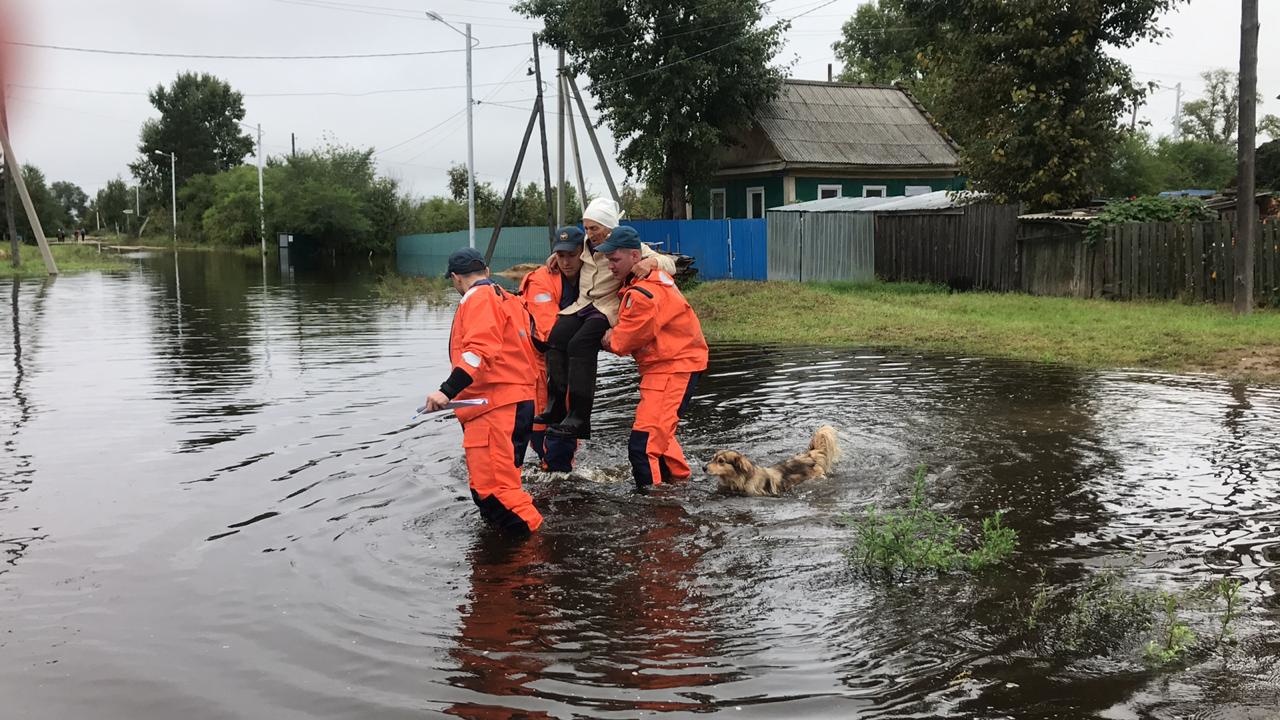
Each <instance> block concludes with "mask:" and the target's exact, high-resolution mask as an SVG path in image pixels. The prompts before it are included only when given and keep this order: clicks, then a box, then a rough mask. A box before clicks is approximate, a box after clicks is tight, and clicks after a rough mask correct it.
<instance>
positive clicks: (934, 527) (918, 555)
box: [846, 466, 1018, 579]
mask: <svg viewBox="0 0 1280 720" xmlns="http://www.w3.org/2000/svg"><path fill="white" fill-rule="evenodd" d="M1002 517H1003V514H1002V513H1000V512H997V513H996V514H995V515H992V516H990V517H987V518H986V519H984V520H983V522H982V533H981V536H980V537H979V538H978V540H977V542H976V544H975V547H974V549H973V550H971V551H968V552H966V551H964V550H961V549H960V548H959V547H957V542H958V541H959V540H960V539H961V538H962V537H963V536H964V532H965V531H964V526H962V525H961V524H960V523H958V522H956V521H955V520H953V519H951V518H949V517H947V516H945V515H943V514H941V513H938V512H935V511H933V510H931V509H929V508H928V507H927V506H926V503H925V468H924V466H921V467H920V468H919V469H917V471H916V475H915V479H914V482H913V484H912V493H911V498H910V500H909V501H908V503H907V507H906V508H903V509H900V510H883V511H882V510H879V509H877V508H875V507H871V508H869V509H868V510H867V511H866V512H865V513H864V514H863V515H862V517H860V518H851V519H847V520H846V522H847V523H848V524H850V525H852V526H853V527H854V528H855V530H856V533H857V536H856V542H855V545H854V548H853V550H851V551H850V557H851V558H852V559H853V560H855V561H856V562H858V563H859V564H861V565H863V566H865V567H867V568H871V569H878V570H881V571H883V572H884V573H885V575H887V576H890V577H893V576H897V577H898V578H899V579H902V578H905V577H906V576H907V575H908V574H910V573H913V572H950V571H952V570H956V569H959V568H962V567H963V568H968V569H969V570H974V571H977V570H982V569H985V568H988V567H991V566H994V565H998V564H1000V563H1002V562H1004V561H1005V560H1006V559H1008V557H1009V556H1010V555H1012V554H1013V550H1014V548H1015V547H1016V546H1017V544H1018V533H1017V531H1016V530H1014V529H1012V528H1008V527H1005V526H1004V525H1003V524H1002Z"/></svg>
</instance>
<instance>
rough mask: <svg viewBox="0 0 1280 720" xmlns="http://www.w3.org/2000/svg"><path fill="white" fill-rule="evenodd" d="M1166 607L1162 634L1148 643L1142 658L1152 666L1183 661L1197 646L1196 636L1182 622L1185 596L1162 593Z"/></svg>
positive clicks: (1162, 600)
mask: <svg viewBox="0 0 1280 720" xmlns="http://www.w3.org/2000/svg"><path fill="white" fill-rule="evenodd" d="M1160 600H1161V602H1162V604H1163V606H1164V618H1163V620H1162V625H1161V628H1160V634H1159V635H1158V636H1157V637H1156V639H1154V640H1150V641H1148V642H1147V646H1146V648H1145V649H1144V650H1143V653H1142V656H1143V657H1144V658H1145V659H1146V661H1147V662H1149V663H1151V664H1152V665H1168V664H1169V663H1172V662H1175V661H1177V660H1181V659H1182V658H1183V657H1184V656H1185V655H1186V654H1187V652H1188V651H1189V650H1191V648H1192V647H1194V646H1195V642H1196V634H1195V632H1193V631H1192V630H1191V628H1190V627H1189V626H1188V625H1187V624H1186V623H1185V622H1183V621H1182V618H1181V616H1180V613H1179V610H1180V609H1181V605H1182V602H1183V596H1181V595H1178V594H1176V593H1169V592H1165V593H1160Z"/></svg>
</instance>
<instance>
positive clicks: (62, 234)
mask: <svg viewBox="0 0 1280 720" xmlns="http://www.w3.org/2000/svg"><path fill="white" fill-rule="evenodd" d="M66 241H67V232H66V231H65V230H63V229H62V228H58V242H60V243H64V242H66Z"/></svg>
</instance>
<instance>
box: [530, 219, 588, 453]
mask: <svg viewBox="0 0 1280 720" xmlns="http://www.w3.org/2000/svg"><path fill="white" fill-rule="evenodd" d="M584 237H585V236H584V234H583V232H582V230H581V229H580V228H577V227H574V226H569V227H562V228H560V229H559V230H557V231H556V243H555V245H553V246H552V247H551V251H552V253H553V256H554V258H555V260H554V262H553V263H552V264H551V265H543V266H541V267H539V268H538V269H537V270H534V271H533V272H531V273H529V274H528V275H525V276H524V279H523V280H521V281H520V298H521V299H522V300H523V301H524V305H525V308H527V309H528V310H529V314H530V315H532V316H533V325H534V332H533V347H534V349H535V350H537V351H538V353H537V355H536V359H537V371H538V377H537V386H536V395H535V397H534V412H535V413H538V414H541V413H543V412H545V411H546V409H547V362H546V357H545V355H544V353H546V352H547V350H548V346H547V337H548V336H549V335H550V334H551V328H552V327H554V326H555V324H556V318H557V316H558V315H559V313H560V311H561V310H563V309H565V308H567V307H569V306H570V305H572V304H573V303H575V302H577V300H578V275H579V273H580V272H581V271H582V257H581V253H582V243H583V240H584ZM561 400H562V401H564V400H565V398H561ZM535 417H537V416H536V415H535ZM529 443H530V445H532V446H533V451H534V452H535V453H537V455H538V459H539V460H541V461H542V469H543V470H548V471H552V472H569V471H570V470H572V469H573V455H574V453H575V452H576V451H577V449H578V442H577V440H576V439H574V438H570V437H565V436H561V435H547V426H546V425H544V424H541V423H537V422H535V423H534V424H533V431H532V432H531V433H530V435H529Z"/></svg>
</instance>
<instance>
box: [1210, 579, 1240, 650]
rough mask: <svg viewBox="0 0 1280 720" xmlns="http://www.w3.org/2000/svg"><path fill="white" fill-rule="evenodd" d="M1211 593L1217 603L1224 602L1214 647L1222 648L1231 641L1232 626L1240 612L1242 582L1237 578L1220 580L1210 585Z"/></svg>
mask: <svg viewBox="0 0 1280 720" xmlns="http://www.w3.org/2000/svg"><path fill="white" fill-rule="evenodd" d="M1209 593H1210V594H1211V595H1212V597H1213V599H1214V600H1215V601H1218V600H1221V601H1222V605H1223V608H1222V617H1221V619H1220V620H1219V621H1218V636H1217V638H1216V639H1215V640H1214V645H1215V646H1218V647H1221V646H1222V645H1223V644H1224V643H1225V642H1227V641H1228V640H1230V639H1231V624H1232V623H1233V622H1235V619H1236V616H1237V615H1238V614H1239V612H1240V581H1239V580H1236V579H1235V578H1225V577H1224V578H1218V579H1217V580H1214V581H1213V582H1212V583H1210V584H1209Z"/></svg>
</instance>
